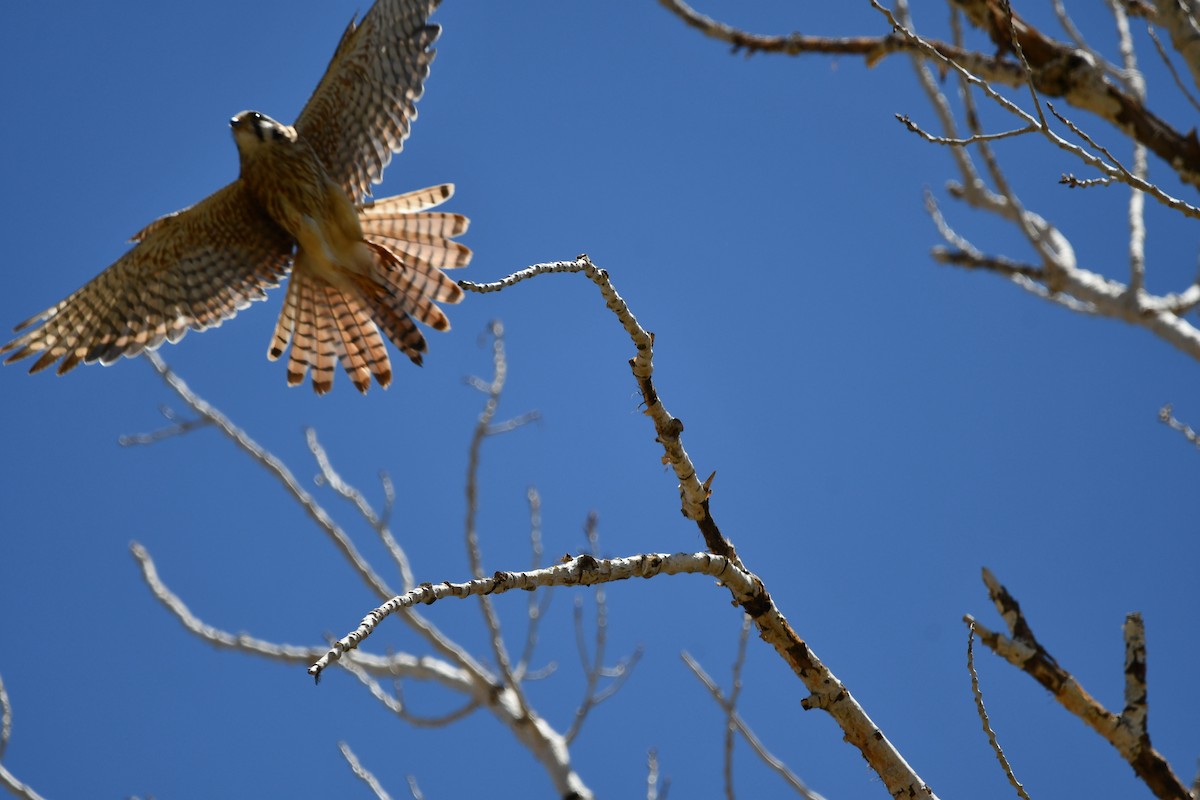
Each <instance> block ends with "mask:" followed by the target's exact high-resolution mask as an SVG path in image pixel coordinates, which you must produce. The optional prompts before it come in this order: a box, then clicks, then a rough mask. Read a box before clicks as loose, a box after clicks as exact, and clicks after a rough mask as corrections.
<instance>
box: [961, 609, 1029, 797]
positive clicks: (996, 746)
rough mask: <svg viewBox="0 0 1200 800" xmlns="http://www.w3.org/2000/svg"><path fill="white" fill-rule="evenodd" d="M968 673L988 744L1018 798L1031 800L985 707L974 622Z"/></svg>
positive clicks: (969, 633) (969, 640)
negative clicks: (976, 658) (1002, 745)
mask: <svg viewBox="0 0 1200 800" xmlns="http://www.w3.org/2000/svg"><path fill="white" fill-rule="evenodd" d="M967 671H968V672H970V673H971V693H972V694H973V695H974V696H975V712H976V713H977V714H978V715H979V721H980V722H981V723H983V732H984V733H986V734H987V737H988V744H989V745H991V747H992V752H993V753H995V754H996V760H997V761H999V762H1000V767H1001V768H1002V769H1003V770H1004V774H1005V775H1006V776H1007V777H1008V782H1009V784H1011V785H1012V787H1013V788H1014V789H1016V790H1017V796H1019V797H1023V798H1025V800H1030V798H1029V793H1028V792H1026V791H1025V787H1024V786H1023V785H1021V782H1020V781H1019V780H1017V776H1016V774H1015V773H1014V772H1013V769H1012V765H1011V764H1009V763H1008V757H1007V756H1005V755H1004V750H1003V749H1002V748H1001V747H1000V740H999V739H997V738H996V731H994V730H993V729H992V723H991V720H989V719H988V713H987V709H986V708H984V705H983V690H982V689H980V688H979V673H978V672H976V671H975V624H974V623H973V622H972V623H971V624H970V625H968V626H967Z"/></svg>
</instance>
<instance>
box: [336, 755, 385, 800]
mask: <svg viewBox="0 0 1200 800" xmlns="http://www.w3.org/2000/svg"><path fill="white" fill-rule="evenodd" d="M338 749H339V750H341V751H342V758H344V759H346V763H347V764H349V765H350V769H351V770H352V771H353V772H354V775H355V776H356V777H357V778H358V779H359V780H361V781H362V782H363V783H365V784H366V785H367V787H368V788H370V790H371V791H372V792H374V793H375V796H376V797H377V798H379V800H392V797H391V795H389V794H388V793H387V792H385V791H384V789H383V786H382V785H381V784H380V783H379V781H378V780H376V779H375V776H374V775H372V774H371V772H370V770H368V769H367V768H366V767H364V766H363V765H362V764H361V763H360V762H359V760H358V756H356V755H354V751H353V750H351V749H350V745H348V744H346V743H345V742H338Z"/></svg>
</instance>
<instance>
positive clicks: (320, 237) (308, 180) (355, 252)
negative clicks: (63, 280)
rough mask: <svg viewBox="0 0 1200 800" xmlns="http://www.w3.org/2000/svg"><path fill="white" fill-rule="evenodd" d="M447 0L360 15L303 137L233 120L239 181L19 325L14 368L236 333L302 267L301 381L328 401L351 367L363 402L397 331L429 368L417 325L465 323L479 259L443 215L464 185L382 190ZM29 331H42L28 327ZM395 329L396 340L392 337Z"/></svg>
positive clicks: (309, 110) (304, 120)
mask: <svg viewBox="0 0 1200 800" xmlns="http://www.w3.org/2000/svg"><path fill="white" fill-rule="evenodd" d="M439 2H440V0H377V2H376V3H375V4H374V5H373V6H371V9H370V10H369V11H368V12H367V13H366V15H365V16H364V17H363V18H362V21H361V22H356V21H354V20H352V21H351V22H350V26H349V27H348V28H347V29H346V32H345V33H344V34H343V35H342V39H341V42H339V43H338V46H337V50H336V51H335V52H334V54H333V60H332V61H331V62H330V64H329V67H328V68H327V69H326V71H325V75H324V77H322V78H321V82H320V83H319V84H318V85H317V88H316V91H315V92H313V95H312V97H311V98H309V100H308V103H307V104H306V105H305V106H304V110H303V111H301V112H300V116H299V117H298V118H297V119H296V124H295V125H293V126H289V125H283V124H281V123H278V122H276V121H275V120H273V119H271V118H270V117H268V116H266V115H264V114H260V113H258V112H257V111H243V112H242V113H240V114H238V115H237V116H235V117H234V118H233V119H232V120H230V123H229V124H230V126H231V127H232V128H233V138H234V141H235V142H236V144H237V149H238V159H239V162H240V167H241V168H240V174H239V175H238V178H237V180H235V181H234V182H233V183H231V184H229V185H228V186H225V187H224V188H223V189H220V190H219V191H217V192H215V193H214V194H212V195H210V196H209V197H207V198H205V199H204V200H202V201H200V202H199V203H197V204H196V205H194V206H191V207H189V208H186V209H184V210H182V211H177V212H176V213H174V214H169V215H167V216H165V217H162V218H161V219H158V220H156V221H154V222H152V223H150V224H149V225H147V226H146V227H145V228H143V229H142V230H141V231H139V232H138V233H136V234H135V235H134V236H133V239H132V241H134V242H135V243H136V244H135V245H134V247H133V248H132V249H131V250H129V252H127V253H126V254H125V255H123V256H121V258H119V259H118V260H117V262H116V263H114V264H113V265H112V266H110V267H109V268H108V269H106V270H105V271H104V272H102V273H100V274H99V275H98V276H96V277H95V278H94V279H92V281H91V282H90V283H88V284H87V285H85V286H84V287H83V288H82V289H80V290H79V291H77V292H75V293H74V294H72V295H71V296H70V297H68V298H67V299H65V300H63V301H62V302H61V303H59V304H58V305H55V306H53V307H52V308H49V309H47V310H46V311H43V312H42V313H40V314H38V315H36V316H34V317H32V318H31V319H29V320H26V321H25V322H23V323H21V324H20V325H18V326H17V327H16V330H17V331H25V332H24V333H22V334H21V335H20V336H18V337H17V338H16V339H14V340H12V341H11V342H9V343H8V344H6V345H4V346H3V347H2V348H0V354H2V353H9V356H8V358H7V359H6V360H5V363H11V362H13V361H17V360H19V359H22V358H27V357H29V356H38V358H37V360H36V361H34V363H33V366H32V367H30V370H29V371H30V372H37V371H38V370H41V369H45V368H46V367H48V366H50V365H51V364H53V363H54V362H56V361H59V359H61V360H62V363H60V364H59V365H58V374H59V375H61V374H63V373H65V372H67V371H68V370H70V369H72V368H74V367H75V366H76V365H78V364H79V363H80V362H81V361H82V362H84V363H92V362H95V361H99V362H100V363H102V364H111V363H112V362H114V361H116V360H117V359H118V358H119V357H121V356H135V355H137V354H138V353H141V352H142V351H143V350H153V349H154V348H156V347H158V346H159V345H160V344H162V342H163V340H164V339H165V340H167V341H170V342H177V341H179V339H180V338H182V337H183V335H184V334H185V333H187V331H188V329H189V328H192V329H194V330H204V329H205V328H210V327H214V326H216V325H220V324H221V323H222V322H223V321H224V320H226V319H229V318H230V317H232V316H234V315H235V314H236V313H237V312H238V311H239V310H241V309H243V308H245V307H246V306H248V305H249V304H250V302H251V301H253V300H262V299H265V297H266V293H265V291H264V290H265V289H268V288H271V287H274V286H278V285H279V282H280V280H282V279H283V278H284V276H286V275H287V274H288V271H289V269H290V271H291V280H290V281H288V287H287V294H286V296H285V297H284V301H283V310H282V312H281V313H280V315H279V322H278V324H277V325H276V327H275V334H274V336H273V338H272V341H271V347H270V350H269V351H268V354H267V357H268V358H270V359H272V360H275V359H277V358H279V357H280V356H282V355H283V353H284V351H285V350H287V349H288V345H289V344H290V345H291V354H290V355H289V357H288V365H287V381H288V384H289V385H293V386H294V385H296V384H298V383H301V382H303V380H304V376H305V374H306V373H307V372H308V370H309V369H310V368H311V369H312V373H313V374H312V383H313V388H314V389H315V390H316V391H317V393H318V394H324V393H325V392H327V391H329V389H330V387H331V386H332V385H333V372H334V363H335V361H340V362H341V364H342V367H343V368H344V369H345V370H346V373H347V374H348V375H349V376H350V380H351V381H353V383H354V385H355V386H356V387H358V389H359V391H361V392H366V391H367V388H368V387H369V386H370V383H371V376H372V375H374V376H375V380H376V382H378V383H379V385H380V386H387V385H388V383H390V382H391V379H392V370H391V363H390V361H389V359H388V353H387V348H386V347H385V346H384V343H383V338H382V337H383V336H386V337H387V338H388V339H390V340H391V342H392V344H394V345H395V346H396V347H397V348H399V349H400V351H401V352H403V353H404V354H405V355H406V356H408V357H409V358H410V359H412V360H413V361H414V362H415V363H417V364H420V363H421V354H422V353H424V352H425V337H424V336H422V335H421V332H420V331H419V330H418V329H417V326H416V324H415V323H414V322H413V318H415V319H417V320H418V321H420V322H422V323H424V324H425V325H428V326H429V327H431V328H435V329H437V330H446V329H448V328H449V327H450V323H449V321H448V320H447V319H446V315H445V314H444V313H443V312H442V310H441V309H440V308H439V307H438V306H437V303H457V302H458V301H459V300H461V299H462V295H463V292H462V290H461V289H460V288H459V287H458V285H457V284H456V283H455V282H454V281H452V280H451V279H450V278H448V277H447V276H446V275H445V274H444V273H443V272H442V270H443V269H451V268H454V267H461V266H465V265H466V264H467V262H468V261H469V260H470V257H471V251H470V250H469V249H467V248H466V247H465V246H463V245H461V244H459V243H457V242H454V241H451V239H452V238H453V237H455V236H458V235H459V234H461V233H463V232H464V231H466V229H467V219H466V217H463V216H462V215H460V214H449V213H444V212H434V211H429V209H431V208H433V207H435V206H438V205H440V204H441V203H442V202H443V201H444V200H446V199H448V198H449V197H450V195H451V194H452V193H453V191H454V187H453V186H452V185H451V184H445V185H442V186H434V187H430V188H428V189H420V190H418V191H415V192H409V193H407V194H402V195H397V196H395V197H388V198H384V199H380V200H375V201H371V200H370V199H369V195H370V185H371V184H372V183H379V182H380V180H381V179H382V176H383V169H384V167H386V166H387V165H388V162H390V161H391V159H392V153H396V152H399V151H400V149H401V147H402V146H403V144H404V140H405V139H406V138H407V137H408V132H409V126H410V124H411V122H412V120H414V119H416V116H417V111H416V107H415V104H416V101H417V100H418V99H419V98H420V97H421V93H422V91H423V88H422V86H423V83H424V81H425V78H426V77H428V75H429V64H430V62H432V61H433V57H434V50H433V47H432V45H433V42H434V40H435V39H437V37H438V34H439V33H441V28H440V26H438V25H432V24H429V22H428V18H429V15H430V14H431V13H432V12H433V10H434V9H435V8H436V7H437V5H438V3H439ZM27 329H28V330H27ZM381 333H382V336H381Z"/></svg>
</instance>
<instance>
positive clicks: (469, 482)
mask: <svg viewBox="0 0 1200 800" xmlns="http://www.w3.org/2000/svg"><path fill="white" fill-rule="evenodd" d="M488 332H489V333H490V334H491V337H492V380H491V382H490V383H488V384H486V387H487V388H486V394H487V401H486V402H485V403H484V406H483V411H482V412H480V414H479V420H478V421H477V422H476V424H475V433H474V435H473V436H472V437H471V446H470V450H469V455H468V457H467V479H466V501H467V502H466V519H465V521H464V524H463V530H464V533H465V536H466V546H467V558H468V560H469V562H470V565H471V574H472V575H473V576H475V578H477V579H478V578H482V577H483V552H482V548H481V547H480V544H479V532H478V530H477V528H476V520H477V519H478V514H479V456H480V451H481V450H482V448H483V440H484V439H486V438H487V437H488V431H489V428H490V427H491V423H492V418H493V417H494V416H495V415H496V409H497V407H499V405H500V395H501V393H502V392H503V391H504V379H505V377H506V376H507V375H508V361H507V360H506V359H505V357H504V326H503V325H501V324H500V322H499V321H498V320H494V321H493V322H492V323H491V324H490V325H489V326H488ZM479 609H480V611H481V612H482V613H483V620H484V624H485V625H486V626H487V629H488V641H489V642H490V644H491V647H492V656H493V658H494V659H495V661H496V665H497V666H498V667H499V668H500V674H501V676H502V677H503V680H504V684H505V685H506V686H508V687H509V689H511V690H512V691H513V694H514V696H515V697H516V698H517V701H518V702H519V703H520V704H521V706H522V708H523V709H526V698H525V694H524V692H523V691H522V690H521V687H520V682H519V681H518V680H517V678H516V676H515V675H514V674H513V669H512V663H511V661H510V660H509V655H508V649H507V648H506V647H505V645H504V634H503V632H502V631H501V629H500V617H499V616H498V615H497V614H496V609H495V606H494V605H493V604H492V599H491V598H490V597H486V596H484V597H480V599H479ZM526 710H527V709H526Z"/></svg>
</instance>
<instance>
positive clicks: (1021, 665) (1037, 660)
mask: <svg viewBox="0 0 1200 800" xmlns="http://www.w3.org/2000/svg"><path fill="white" fill-rule="evenodd" d="M983 581H984V583H985V584H986V585H987V589H988V595H989V596H990V597H991V599H992V603H993V604H994V605H995V606H996V610H997V611H998V612H999V613H1000V616H1001V617H1002V618H1003V619H1004V623H1005V625H1006V626H1007V627H1008V630H1009V634H1010V635H1009V636H1005V635H1004V634H1001V633H996V632H993V631H991V630H989V629H987V628H986V627H984V626H983V625H981V624H979V622H978V621H976V620H975V619H974V618H973V617H972V616H970V615H969V614H968V615H966V616H965V617H964V618H963V621H964V622H966V623H967V624H968V625H973V626H974V628H975V630H976V631H978V633H979V639H980V641H982V642H983V643H984V644H985V645H987V646H988V648H989V649H991V651H992V652H994V653H995V654H996V655H998V656H1000V657H1001V658H1003V659H1005V660H1006V661H1008V663H1010V664H1012V665H1013V666H1015V667H1017V668H1018V669H1021V670H1023V671H1024V672H1026V673H1027V674H1028V675H1029V676H1030V677H1032V678H1033V679H1034V680H1036V681H1037V682H1038V683H1040V684H1041V685H1042V686H1043V687H1045V688H1046V689H1047V690H1048V691H1049V692H1050V693H1051V694H1052V695H1054V698H1055V699H1056V700H1058V702H1059V703H1060V704H1061V705H1062V706H1063V708H1065V709H1067V710H1068V711H1070V712H1071V713H1072V714H1074V715H1075V716H1077V717H1079V718H1080V719H1081V720H1082V721H1083V722H1084V723H1085V724H1086V725H1087V726H1088V727H1090V728H1091V729H1092V730H1094V731H1096V733H1098V734H1100V736H1101V737H1103V738H1104V740H1105V741H1107V742H1108V743H1109V744H1111V745H1112V746H1113V747H1114V748H1115V749H1116V751H1117V752H1118V753H1119V754H1120V755H1121V758H1123V759H1125V761H1126V762H1128V763H1129V765H1130V766H1131V767H1133V771H1134V772H1135V773H1137V776H1138V777H1139V778H1140V779H1141V780H1142V782H1143V783H1145V784H1146V786H1147V787H1149V789H1150V791H1151V792H1153V793H1154V796H1155V797H1158V798H1161V800H1191V798H1190V797H1189V794H1188V789H1187V787H1186V786H1184V784H1183V782H1182V781H1181V780H1180V779H1179V778H1178V777H1177V776H1176V775H1175V773H1174V772H1173V771H1172V770H1171V766H1170V764H1168V763H1167V761H1166V759H1164V758H1163V757H1162V755H1160V754H1159V753H1158V751H1157V750H1155V749H1154V747H1153V746H1151V743H1150V734H1149V733H1148V732H1147V731H1146V729H1145V727H1144V722H1145V717H1146V712H1145V707H1144V700H1145V689H1144V685H1142V683H1143V682H1144V675H1145V657H1144V649H1143V647H1144V645H1142V644H1141V638H1140V637H1141V620H1140V617H1139V618H1137V619H1136V621H1127V622H1126V627H1125V640H1126V670H1125V672H1126V712H1123V713H1121V714H1114V713H1113V712H1111V711H1109V710H1108V709H1106V708H1105V707H1104V706H1103V705H1101V704H1100V702H1099V701H1098V700H1096V699H1095V698H1094V697H1092V696H1091V695H1090V694H1088V692H1087V691H1085V690H1084V688H1083V687H1082V686H1081V685H1080V684H1079V682H1078V681H1076V680H1075V678H1074V676H1072V675H1071V674H1070V673H1069V672H1067V671H1066V670H1065V669H1063V668H1062V667H1061V666H1059V664H1058V661H1057V660H1055V658H1054V656H1052V655H1050V653H1049V652H1048V651H1047V650H1046V649H1045V648H1044V647H1043V646H1042V645H1041V644H1040V643H1039V642H1038V640H1037V638H1036V637H1035V636H1034V634H1033V629H1032V627H1031V626H1030V625H1029V622H1028V620H1026V618H1025V615H1024V614H1023V613H1022V612H1021V607H1020V605H1019V604H1018V603H1017V601H1016V600H1015V599H1014V598H1013V596H1012V595H1011V594H1009V592H1008V590H1007V589H1005V588H1004V586H1002V585H1001V584H1000V582H999V581H997V580H996V578H995V576H994V575H992V573H991V572H990V571H988V570H987V569H986V568H985V569H984V570H983ZM1139 687H1140V688H1139Z"/></svg>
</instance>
